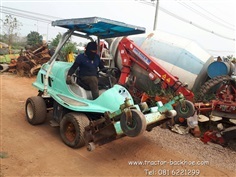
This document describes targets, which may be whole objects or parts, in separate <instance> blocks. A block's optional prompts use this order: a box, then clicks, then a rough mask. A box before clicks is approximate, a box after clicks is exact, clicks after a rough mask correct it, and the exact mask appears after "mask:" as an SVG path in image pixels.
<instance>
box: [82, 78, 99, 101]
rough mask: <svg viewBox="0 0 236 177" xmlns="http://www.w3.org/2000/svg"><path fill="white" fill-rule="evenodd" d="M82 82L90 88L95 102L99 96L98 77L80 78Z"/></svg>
mask: <svg viewBox="0 0 236 177" xmlns="http://www.w3.org/2000/svg"><path fill="white" fill-rule="evenodd" d="M80 79H81V81H82V82H83V83H84V84H86V85H87V86H89V88H90V90H91V92H92V96H93V99H94V100H95V99H96V98H97V97H98V96H99V90H98V78H97V77H96V76H84V77H81V78H80Z"/></svg>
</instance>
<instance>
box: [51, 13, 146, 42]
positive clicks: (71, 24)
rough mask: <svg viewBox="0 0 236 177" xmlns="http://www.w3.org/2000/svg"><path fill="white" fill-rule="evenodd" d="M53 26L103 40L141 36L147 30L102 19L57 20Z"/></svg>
mask: <svg viewBox="0 0 236 177" xmlns="http://www.w3.org/2000/svg"><path fill="white" fill-rule="evenodd" d="M52 26H59V27H63V28H67V29H70V30H75V31H78V32H82V33H86V34H87V35H94V36H98V37H99V38H101V39H105V38H114V37H120V36H128V35H134V34H141V33H145V30H146V29H145V28H144V27H139V26H134V25H129V24H126V23H123V22H118V21H114V20H109V19H105V18H100V17H89V18H74V19H65V20H56V21H53V22H52Z"/></svg>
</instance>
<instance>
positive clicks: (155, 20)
mask: <svg viewBox="0 0 236 177" xmlns="http://www.w3.org/2000/svg"><path fill="white" fill-rule="evenodd" d="M152 1H154V0H152ZM158 8H159V0H157V2H156V10H155V17H154V26H153V30H154V31H155V30H156V29H157V16H158Z"/></svg>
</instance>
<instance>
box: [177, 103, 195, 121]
mask: <svg viewBox="0 0 236 177" xmlns="http://www.w3.org/2000/svg"><path fill="white" fill-rule="evenodd" d="M175 110H176V112H177V116H176V117H181V118H185V119H186V118H188V117H190V116H192V115H193V114H194V112H195V107H194V104H193V103H192V102H191V101H188V100H184V101H183V102H178V104H177V105H176V107H175Z"/></svg>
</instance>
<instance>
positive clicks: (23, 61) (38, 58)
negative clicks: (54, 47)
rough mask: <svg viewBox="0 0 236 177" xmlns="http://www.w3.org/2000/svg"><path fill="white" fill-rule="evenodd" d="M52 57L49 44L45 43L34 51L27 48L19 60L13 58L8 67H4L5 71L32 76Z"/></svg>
mask: <svg viewBox="0 0 236 177" xmlns="http://www.w3.org/2000/svg"><path fill="white" fill-rule="evenodd" d="M50 57H51V56H50V54H49V49H48V47H47V45H46V44H44V45H42V46H41V47H39V48H37V49H36V50H34V51H30V50H26V51H24V52H22V53H21V54H20V56H19V57H18V58H17V60H11V62H10V64H9V65H8V67H7V69H4V71H9V72H12V73H16V74H17V75H19V76H21V77H23V76H28V77H31V76H32V75H36V74H37V73H38V71H39V69H40V68H41V66H42V64H44V63H46V62H47V61H49V59H50ZM4 67H5V66H4ZM0 68H1V67H0Z"/></svg>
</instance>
